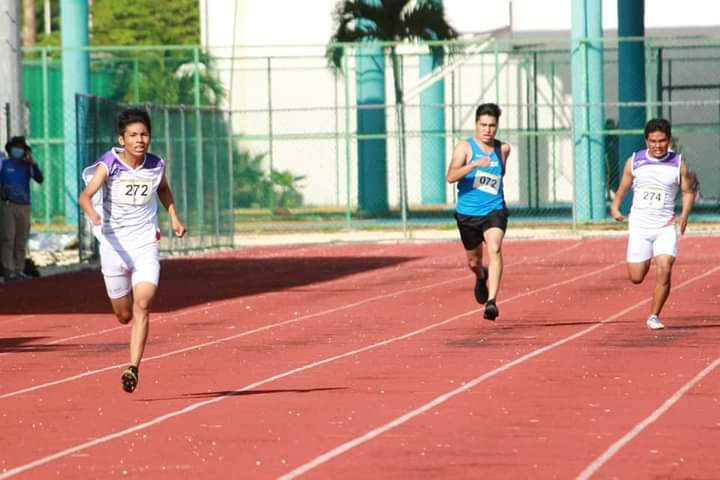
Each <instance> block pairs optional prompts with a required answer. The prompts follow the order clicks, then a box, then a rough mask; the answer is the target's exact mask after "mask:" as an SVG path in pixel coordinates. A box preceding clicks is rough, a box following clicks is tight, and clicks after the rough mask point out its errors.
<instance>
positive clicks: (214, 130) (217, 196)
mask: <svg viewBox="0 0 720 480" xmlns="http://www.w3.org/2000/svg"><path fill="white" fill-rule="evenodd" d="M211 119H212V137H213V139H212V145H213V192H215V201H214V202H213V216H214V217H215V218H214V222H215V228H214V233H215V238H214V239H213V242H214V246H216V247H217V246H218V239H219V238H220V191H219V190H218V187H219V186H220V180H219V178H218V135H217V109H216V108H213V110H212V116H211Z"/></svg>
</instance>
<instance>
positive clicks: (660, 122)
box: [645, 118, 672, 139]
mask: <svg viewBox="0 0 720 480" xmlns="http://www.w3.org/2000/svg"><path fill="white" fill-rule="evenodd" d="M653 132H663V133H664V134H665V135H666V136H667V138H668V139H670V138H672V127H671V126H670V122H669V121H667V120H666V119H664V118H653V119H652V120H649V121H648V122H647V123H646V124H645V138H648V136H649V135H650V134H651V133H653Z"/></svg>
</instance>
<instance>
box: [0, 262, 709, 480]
mask: <svg viewBox="0 0 720 480" xmlns="http://www.w3.org/2000/svg"><path fill="white" fill-rule="evenodd" d="M623 263H625V262H618V263H614V264H612V265H608V266H606V267H603V268H601V269H598V270H594V271H592V272H588V273H584V274H582V275H578V276H576V277H573V278H570V279H566V280H563V281H561V282H557V283H553V284H550V285H545V286H544V287H541V288H538V289H535V290H531V291H527V292H523V293H520V294H517V295H514V296H512V297H510V298H508V299H506V300H504V301H502V302H498V303H499V304H500V303H508V302H511V301H513V300H516V299H518V298H522V297H527V296H530V295H534V294H537V293H540V292H543V291H545V290H550V289H553V288H556V287H559V286H562V285H566V284H568V283H572V282H574V281H576V280H581V279H584V278H587V277H591V276H594V275H597V274H599V273H602V272H604V271H606V270H609V269H611V268H613V267H615V266H617V265H620V264H623ZM718 268H720V267H718ZM648 301H649V300H645V302H648ZM480 311H482V308H476V309H474V310H470V311H467V312H464V313H461V314H458V315H454V316H452V317H449V318H446V319H445V320H442V321H440V322H437V323H434V324H431V325H427V326H425V327H423V328H420V329H417V330H414V331H412V332H409V333H406V334H403V335H400V336H397V337H392V338H388V339H386V340H382V341H380V342H377V343H374V344H372V345H367V346H365V347H361V348H357V349H355V350H351V351H349V352H345V353H341V354H338V355H334V356H332V357H328V358H325V359H323V360H318V361H316V362H312V363H309V364H306V365H303V366H302V367H297V368H294V369H292V370H287V371H285V372H283V373H279V374H277V375H273V376H271V377H268V378H265V379H263V380H259V381H257V382H254V383H251V384H249V385H245V386H244V387H240V388H237V389H235V390H232V391H230V392H228V393H226V394H225V395H223V396H220V397H216V398H212V399H209V400H204V401H201V402H197V403H193V404H191V405H188V406H187V407H185V408H182V409H180V410H176V411H174V412H169V413H166V414H164V415H161V416H159V417H156V418H154V419H152V420H148V421H147V422H143V423H140V424H138V425H135V426H133V427H130V428H127V429H125V430H121V431H119V432H114V433H111V434H108V435H105V436H103V437H96V438H94V439H93V440H89V441H87V442H84V443H81V444H79V445H76V446H74V447H70V448H66V449H65V450H61V451H59V452H56V453H53V454H50V455H47V456H44V457H41V458H38V459H37V460H34V461H32V462H29V463H26V464H24V465H20V466H18V467H15V468H12V469H10V470H7V471H4V472H3V473H2V474H1V475H0V480H4V479H6V478H10V477H12V476H14V475H18V474H20V473H23V472H25V471H27V470H30V469H32V468H35V467H39V466H41V465H44V464H46V463H50V462H52V461H54V460H57V459H60V458H63V457H66V456H68V455H72V454H74V453H77V452H79V451H82V450H85V449H87V448H90V447H94V446H97V445H100V444H103V443H106V442H109V441H111V440H114V439H116V438H120V437H122V436H125V435H128V434H130V433H134V432H137V431H140V430H144V429H146V428H149V427H152V426H154V425H158V424H160V423H162V422H164V421H165V420H169V419H171V418H174V417H177V416H180V415H184V414H186V413H190V412H193V411H195V410H197V409H199V408H202V407H205V406H207V405H212V404H214V403H217V402H221V401H223V400H225V399H226V398H231V397H233V396H235V395H237V394H238V393H240V392H245V391H248V390H252V389H253V388H257V387H259V386H261V385H264V384H267V383H270V382H274V381H275V380H280V379H282V378H285V377H289V376H291V375H294V374H296V373H301V372H304V371H306V370H310V369H313V368H316V367H319V366H321V365H325V364H327V363H331V362H334V361H336V360H340V359H343V358H347V357H351V356H353V355H357V354H358V353H362V352H366V351H368V350H373V349H376V348H378V347H382V346H385V345H389V344H391V343H395V342H398V341H400V340H405V339H408V338H411V337H414V336H416V335H420V334H421V333H425V332H427V331H429V330H432V329H434V328H437V327H440V326H443V325H446V324H448V323H451V322H454V321H455V320H457V319H459V318H464V317H467V316H469V315H473V314H475V313H478V312H480ZM621 313H622V312H621ZM618 315H620V314H618ZM598 326H599V325H596V326H595V328H597V327H598ZM591 328H592V327H591ZM576 335H577V334H576Z"/></svg>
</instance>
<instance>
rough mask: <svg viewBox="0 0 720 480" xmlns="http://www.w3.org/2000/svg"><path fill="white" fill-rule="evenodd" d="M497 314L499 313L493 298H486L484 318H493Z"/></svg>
mask: <svg viewBox="0 0 720 480" xmlns="http://www.w3.org/2000/svg"><path fill="white" fill-rule="evenodd" d="M498 315H500V311H499V310H498V308H497V305H496V304H495V299H494V298H493V299H492V300H488V301H487V303H486V304H485V315H484V317H485V319H486V320H495V319H496V318H497V317H498Z"/></svg>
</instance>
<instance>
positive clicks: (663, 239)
mask: <svg viewBox="0 0 720 480" xmlns="http://www.w3.org/2000/svg"><path fill="white" fill-rule="evenodd" d="M677 251H678V235H677V230H676V228H675V225H668V226H666V227H662V228H660V229H657V230H635V231H632V230H631V231H630V234H629V235H628V244H627V262H628V263H642V262H645V261H647V260H650V259H651V258H653V257H657V256H658V255H670V256H673V257H677Z"/></svg>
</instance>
